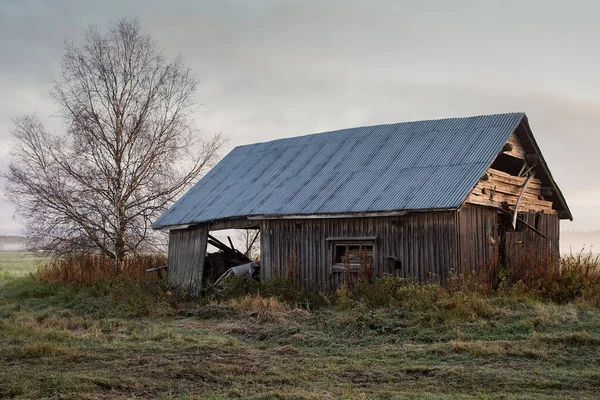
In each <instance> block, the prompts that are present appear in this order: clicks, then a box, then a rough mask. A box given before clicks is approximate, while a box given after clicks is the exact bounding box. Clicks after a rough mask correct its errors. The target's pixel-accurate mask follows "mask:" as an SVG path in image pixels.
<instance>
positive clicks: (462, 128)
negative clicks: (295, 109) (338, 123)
mask: <svg viewBox="0 0 600 400" xmlns="http://www.w3.org/2000/svg"><path fill="white" fill-rule="evenodd" d="M561 219H572V216H571V212H570V211H569V208H568V206H567V203H566V201H565V199H564V197H563V195H562V193H561V192H560V189H559V188H558V186H557V184H556V182H555V181H554V179H553V178H552V175H551V174H550V170H549V168H548V165H547V164H546V162H545V161H544V158H543V156H542V154H541V152H540V149H539V147H538V145H537V144H536V142H535V139H534V137H533V134H532V132H531V128H530V126H529V123H528V120H527V117H526V115H525V114H524V113H509V114H497V115H484V116H475V117H468V118H450V119H440V120H431V121H418V122H403V123H397V124H388V125H376V126H367V127H359V128H350V129H343V130H338V131H333V132H325V133H317V134H311V135H306V136H300V137H294V138H286V139H279V140H274V141H270V142H266V143H257V144H252V145H246V146H238V147H236V148H235V149H233V150H232V151H231V152H230V153H229V154H228V155H227V156H226V157H224V158H223V159H222V160H221V161H220V162H219V163H218V164H217V165H216V166H215V167H214V168H213V169H212V170H211V171H210V172H209V173H208V174H206V175H205V176H204V177H203V178H202V179H201V180H200V181H199V182H198V183H197V184H196V185H195V186H194V187H192V188H191V189H190V190H189V191H188V192H187V193H186V194H185V195H184V196H182V197H181V199H179V201H177V202H176V203H175V204H174V205H173V206H172V207H171V208H170V209H169V210H167V211H166V212H165V213H164V214H163V215H162V216H161V217H160V218H159V219H158V220H157V221H156V222H155V223H154V225H153V226H154V228H157V229H168V230H169V231H170V240H169V266H168V276H169V282H170V284H171V285H172V286H174V287H185V288H188V289H190V290H191V291H192V292H193V293H196V294H197V293H199V291H200V290H201V288H202V285H203V281H204V280H205V279H206V278H205V277H206V276H214V271H213V272H212V273H211V271H207V268H209V267H207V263H205V255H206V250H207V240H208V237H209V234H210V232H211V231H215V230H221V229H239V228H255V229H260V232H261V235H260V250H261V260H260V264H261V270H260V275H261V278H262V279H266V278H269V277H272V276H277V275H280V276H281V275H284V276H285V275H288V276H293V277H294V278H295V279H297V280H298V282H299V284H302V285H305V286H306V287H308V288H310V289H320V290H324V289H328V288H331V287H332V286H335V285H337V284H339V282H340V280H341V279H342V276H343V274H344V273H345V272H346V273H347V272H348V271H358V270H359V269H361V270H363V269H365V268H366V269H367V271H370V273H372V274H373V276H382V275H384V274H395V275H400V276H402V277H407V278H413V279H418V280H427V279H438V280H442V281H443V280H444V279H446V278H447V277H448V276H449V274H450V273H452V272H457V273H460V272H461V271H478V272H480V273H485V274H493V273H494V272H495V271H496V270H497V268H498V266H502V265H507V264H510V263H515V262H518V261H519V259H520V258H522V257H531V256H532V255H533V256H535V257H553V258H557V257H558V256H559V244H558V240H559V221H560V220H561Z"/></svg>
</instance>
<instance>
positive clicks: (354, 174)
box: [153, 113, 524, 228]
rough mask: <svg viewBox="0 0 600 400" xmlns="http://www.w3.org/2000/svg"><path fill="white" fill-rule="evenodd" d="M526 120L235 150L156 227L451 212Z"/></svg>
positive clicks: (320, 137) (503, 118)
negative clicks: (289, 217) (264, 217)
mask: <svg viewBox="0 0 600 400" xmlns="http://www.w3.org/2000/svg"><path fill="white" fill-rule="evenodd" d="M523 116H524V114H523V113H510V114H496V115H484V116H476V117H468V118H449V119H440V120H431V121H417V122H402V123H397V124H389V125H376V126H366V127H359V128H350V129H342V130H338V131H333V132H325V133H317V134H312V135H306V136H300V137H295V138H288V139H278V140H273V141H271V142H266V143H257V144H252V145H245V146H238V147H236V148H235V149H233V150H232V151H231V152H230V153H229V154H228V155H227V156H225V157H224V158H223V159H222V160H221V161H220V162H219V163H218V164H217V165H216V166H215V167H214V168H213V169H212V170H211V171H209V172H208V173H207V174H206V175H205V176H204V177H203V178H202V179H201V180H200V181H198V183H197V184H196V185H195V186H194V187H192V188H191V189H190V190H189V191H188V192H187V193H186V194H185V195H184V196H182V197H181V198H180V199H179V200H178V201H177V202H176V203H175V204H174V205H173V206H172V207H171V208H169V210H167V211H166V212H165V213H164V214H163V215H162V216H161V217H160V218H159V219H158V220H157V221H156V222H155V223H154V225H153V226H154V227H155V228H158V227H164V226H173V225H186V224H193V223H199V222H206V221H211V220H217V219H223V218H231V217H243V216H258V215H296V214H332V213H352V212H379V211H396V210H426V209H456V208H458V207H459V206H460V205H461V203H462V202H463V201H464V199H465V198H466V197H467V195H468V194H469V192H470V191H471V189H472V187H473V186H474V185H475V184H476V182H477V180H478V179H479V178H480V177H481V175H482V174H483V173H484V172H485V171H486V169H487V168H488V167H489V165H490V163H491V162H492V161H493V159H494V158H495V156H496V154H497V153H498V152H499V151H500V149H501V148H502V146H503V145H504V143H505V142H506V141H507V140H508V137H509V135H510V134H511V133H512V132H513V131H514V130H515V128H516V127H517V126H518V125H519V123H520V121H521V120H522V118H523Z"/></svg>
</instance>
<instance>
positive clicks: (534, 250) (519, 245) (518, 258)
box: [505, 212, 560, 265]
mask: <svg viewBox="0 0 600 400" xmlns="http://www.w3.org/2000/svg"><path fill="white" fill-rule="evenodd" d="M522 218H523V219H524V220H525V222H527V223H528V224H529V225H531V226H533V227H535V228H536V229H537V230H538V231H540V232H541V233H543V234H544V235H545V236H546V237H547V238H543V237H542V236H540V235H538V234H536V233H535V232H534V231H533V230H531V229H528V228H527V227H522V229H520V230H519V231H513V232H510V231H508V232H506V239H505V240H506V263H507V264H508V265H512V264H518V263H519V262H522V261H530V260H532V259H538V260H542V261H548V260H549V259H554V260H556V261H557V260H558V259H559V257H560V249H559V235H560V222H559V221H560V220H559V218H558V215H556V214H546V213H541V212H538V213H535V212H527V213H523V214H522Z"/></svg>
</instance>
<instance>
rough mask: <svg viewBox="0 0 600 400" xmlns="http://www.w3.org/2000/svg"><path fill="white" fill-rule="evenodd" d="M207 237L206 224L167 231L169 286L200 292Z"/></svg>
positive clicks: (196, 293) (194, 294)
mask: <svg viewBox="0 0 600 400" xmlns="http://www.w3.org/2000/svg"><path fill="white" fill-rule="evenodd" d="M207 239H208V225H206V224H204V225H197V226H194V227H193V228H188V229H180V230H171V231H170V232H169V261H168V263H169V268H168V279H169V286H171V287H172V288H178V289H179V288H181V289H185V290H189V292H190V294H191V295H192V296H198V295H199V294H200V290H201V288H202V284H203V282H202V276H203V272H204V271H203V268H202V267H203V265H204V255H205V253H206V240H207Z"/></svg>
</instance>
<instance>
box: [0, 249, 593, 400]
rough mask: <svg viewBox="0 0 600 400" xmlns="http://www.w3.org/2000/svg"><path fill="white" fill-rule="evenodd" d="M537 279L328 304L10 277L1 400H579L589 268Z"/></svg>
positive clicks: (253, 293)
mask: <svg viewBox="0 0 600 400" xmlns="http://www.w3.org/2000/svg"><path fill="white" fill-rule="evenodd" d="M582 260H583V261H582ZM80 265H84V264H80ZM588 267H589V268H588ZM71 272H73V271H71ZM552 274H554V275H552V276H554V277H557V276H558V277H559V278H560V280H559V283H557V284H556V287H554V288H546V287H545V286H544V285H542V283H541V282H547V281H546V280H544V279H549V278H548V277H546V278H544V276H543V274H541V275H540V274H532V277H533V276H535V277H536V278H535V279H533V278H532V279H531V280H530V281H515V282H509V278H508V273H507V274H506V277H504V279H503V280H502V282H501V283H500V284H499V285H498V286H497V287H495V288H494V287H492V286H491V285H488V284H487V283H482V282H480V281H478V280H476V279H475V278H474V277H471V276H464V277H463V278H460V279H459V278H458V277H455V278H453V280H451V281H450V282H449V283H448V284H447V285H446V286H441V285H439V284H437V283H433V282H432V283H428V284H414V283H412V282H410V281H409V280H406V279H400V278H397V277H391V276H388V277H383V278H380V279H371V277H365V279H360V278H359V279H357V280H356V281H354V282H353V284H352V285H347V286H341V287H340V289H339V290H337V291H335V292H333V293H329V294H327V295H325V294H314V293H310V292H307V291H304V290H302V289H299V288H298V286H297V285H295V283H294V282H290V280H289V279H287V277H279V278H277V279H274V280H271V281H269V282H265V283H258V282H256V281H249V280H245V279H236V280H233V281H232V282H231V285H232V286H231V289H232V291H231V293H230V294H229V295H227V296H224V297H223V296H222V297H219V298H213V299H212V300H210V299H208V300H207V299H203V300H194V299H189V298H187V297H185V296H184V295H183V294H176V293H173V292H170V291H169V290H168V289H167V287H166V284H165V282H164V278H163V279H162V280H161V279H158V277H157V276H156V274H154V273H152V274H141V275H140V276H138V277H137V278H133V277H121V278H119V277H114V276H110V277H107V279H105V280H102V281H100V282H94V283H89V284H88V283H83V282H79V281H77V282H73V281H67V282H57V281H54V282H47V281H44V280H42V274H40V275H38V276H37V279H32V278H31V277H21V278H11V279H7V280H3V281H2V282H0V285H2V286H1V290H0V341H1V344H2V349H3V350H2V358H1V360H0V362H2V363H3V365H2V368H1V369H0V397H9V398H10V397H12V398H59V397H60V398H163V399H187V398H212V399H221V398H251V399H252V398H253V399H271V398H273V399H275V398H289V399H292V398H295V399H317V398H332V399H333V398H340V399H362V398H424V397H426V398H481V397H486V396H487V397H490V396H491V397H494V396H496V397H498V398H501V397H503V396H506V397H511V396H517V397H524V398H532V399H536V398H540V399H542V398H543V399H546V398H565V397H577V398H594V397H595V396H596V394H597V392H598V391H599V390H600V365H599V364H598V362H597V361H598V359H597V354H598V351H599V350H600V310H599V309H598V308H597V303H595V301H596V297H595V296H594V295H593V293H592V292H591V288H592V287H593V285H595V284H596V283H597V267H596V266H595V265H594V262H593V260H592V259H582V258H581V257H580V258H579V259H576V258H572V259H567V260H564V261H563V270H562V271H559V272H557V271H554V272H552ZM557 274H558V275H557ZM46 276H47V275H46ZM53 276H55V277H56V276H57V275H53ZM62 276H69V277H71V276H78V275H77V273H71V274H64V275H62ZM135 285H137V286H135ZM315 296H318V297H315ZM74 365H76V366H77V367H76V368H74V367H73V366H74Z"/></svg>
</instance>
